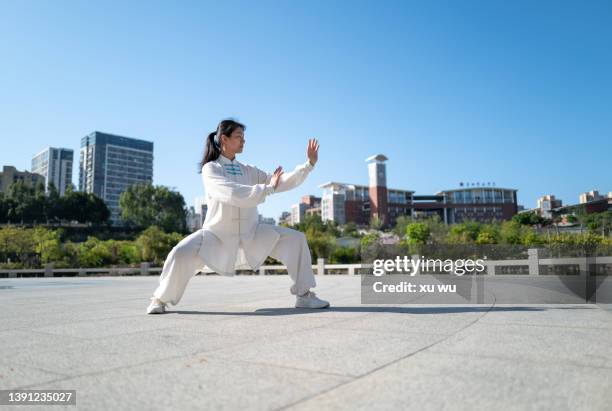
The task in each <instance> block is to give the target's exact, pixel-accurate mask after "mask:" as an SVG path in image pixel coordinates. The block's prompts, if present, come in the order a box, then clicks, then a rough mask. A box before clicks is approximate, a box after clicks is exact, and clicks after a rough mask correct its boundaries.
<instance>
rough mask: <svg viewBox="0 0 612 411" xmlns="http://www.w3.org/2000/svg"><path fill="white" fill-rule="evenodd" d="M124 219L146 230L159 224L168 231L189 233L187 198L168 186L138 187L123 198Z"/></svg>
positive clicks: (125, 192)
mask: <svg viewBox="0 0 612 411" xmlns="http://www.w3.org/2000/svg"><path fill="white" fill-rule="evenodd" d="M119 206H120V207H121V217H122V218H123V219H124V220H126V221H128V222H130V223H132V224H134V225H136V226H138V227H142V228H146V227H150V226H152V225H156V226H158V227H161V228H162V229H163V230H164V231H166V232H175V231H178V232H181V233H184V232H186V229H187V227H186V219H185V218H186V215H187V210H186V208H185V199H184V198H183V196H182V195H181V194H180V193H178V192H176V191H171V190H170V189H168V188H167V187H164V186H153V185H152V184H150V183H147V184H134V185H132V186H130V187H128V188H127V190H125V191H124V192H123V193H121V196H120V197H119Z"/></svg>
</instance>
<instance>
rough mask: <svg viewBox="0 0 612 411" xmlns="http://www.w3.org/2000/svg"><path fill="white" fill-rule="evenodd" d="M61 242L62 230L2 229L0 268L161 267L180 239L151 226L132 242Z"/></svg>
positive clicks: (179, 235) (90, 238) (91, 239)
mask: <svg viewBox="0 0 612 411" xmlns="http://www.w3.org/2000/svg"><path fill="white" fill-rule="evenodd" d="M61 238H62V229H56V230H51V229H47V228H42V227H36V228H24V227H14V226H13V227H4V228H2V229H0V261H2V262H0V267H2V268H38V267H41V266H43V265H44V264H47V263H53V265H54V266H55V267H58V268H68V267H108V266H111V265H137V264H139V263H140V262H145V261H146V262H152V263H153V264H155V265H161V264H163V262H164V259H165V258H166V256H167V255H168V253H169V252H170V250H171V249H172V247H174V246H175V245H176V244H177V243H178V242H179V241H180V240H181V239H182V238H183V235H182V234H180V233H166V232H164V231H163V230H162V229H161V228H159V227H156V226H151V227H149V228H147V229H146V230H144V231H143V232H142V233H141V234H140V235H139V236H138V237H137V238H136V240H133V241H129V240H100V239H98V238H96V237H94V236H89V237H88V238H87V241H84V242H79V243H75V242H72V241H66V242H62V241H61Z"/></svg>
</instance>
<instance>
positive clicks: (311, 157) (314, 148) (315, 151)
mask: <svg viewBox="0 0 612 411" xmlns="http://www.w3.org/2000/svg"><path fill="white" fill-rule="evenodd" d="M306 155H307V156H308V161H310V164H312V165H313V166H314V165H315V164H316V162H317V160H318V159H319V142H318V141H317V139H315V138H311V139H309V140H308V148H307V149H306Z"/></svg>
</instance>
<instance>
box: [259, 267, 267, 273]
mask: <svg viewBox="0 0 612 411" xmlns="http://www.w3.org/2000/svg"><path fill="white" fill-rule="evenodd" d="M259 275H266V269H265V268H264V266H263V265H262V266H261V267H259Z"/></svg>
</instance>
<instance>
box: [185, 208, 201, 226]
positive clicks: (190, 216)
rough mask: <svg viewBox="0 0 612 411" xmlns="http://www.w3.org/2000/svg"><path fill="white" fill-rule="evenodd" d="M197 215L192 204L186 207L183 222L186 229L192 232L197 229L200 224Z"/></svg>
mask: <svg viewBox="0 0 612 411" xmlns="http://www.w3.org/2000/svg"><path fill="white" fill-rule="evenodd" d="M198 222H199V215H198V214H197V213H196V210H195V207H194V206H189V207H187V214H186V215H185V223H186V225H187V231H189V232H190V233H193V232H194V231H197V230H199V229H200V228H201V227H202V226H201V225H199V224H198Z"/></svg>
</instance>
